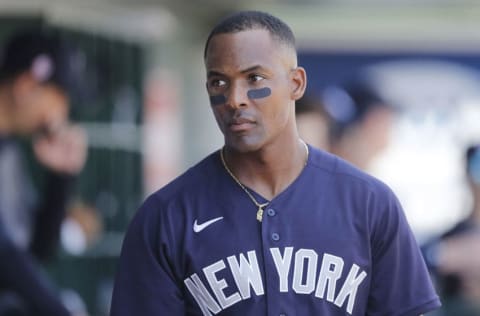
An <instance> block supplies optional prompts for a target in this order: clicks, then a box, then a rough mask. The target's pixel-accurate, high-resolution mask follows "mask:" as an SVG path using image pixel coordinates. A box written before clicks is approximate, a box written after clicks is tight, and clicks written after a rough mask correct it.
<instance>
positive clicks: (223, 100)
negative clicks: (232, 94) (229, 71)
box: [210, 94, 227, 105]
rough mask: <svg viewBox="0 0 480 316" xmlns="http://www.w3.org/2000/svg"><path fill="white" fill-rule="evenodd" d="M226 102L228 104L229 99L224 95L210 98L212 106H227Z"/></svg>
mask: <svg viewBox="0 0 480 316" xmlns="http://www.w3.org/2000/svg"><path fill="white" fill-rule="evenodd" d="M226 102H227V98H226V97H225V96H224V95H223V94H219V95H211V96H210V104H211V105H220V104H225V103H226Z"/></svg>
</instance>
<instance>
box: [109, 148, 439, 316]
mask: <svg viewBox="0 0 480 316" xmlns="http://www.w3.org/2000/svg"><path fill="white" fill-rule="evenodd" d="M252 194H254V195H255V198H256V199H257V201H259V202H260V201H265V200H264V199H262V197H261V196H259V195H258V194H256V193H255V192H253V191H252ZM256 212H257V207H256V206H255V205H254V204H253V202H252V201H251V200H250V199H249V197H248V196H247V194H246V193H245V192H244V191H243V190H242V189H241V188H240V186H239V185H238V184H237V183H235V181H234V180H233V179H232V178H231V177H230V175H229V174H228V173H227V172H226V170H225V169H224V168H223V166H222V163H221V160H220V154H219V152H215V153H213V154H212V155H210V156H209V157H207V158H206V159H204V160H203V161H202V162H200V163H199V164H197V165H196V166H195V167H193V168H191V169H189V170H188V171H187V172H186V173H185V174H183V175H182V176H180V177H179V178H177V179H176V180H174V181H173V182H171V183H170V184H169V185H167V186H166V187H164V188H163V189H161V190H160V191H158V192H156V193H154V194H153V195H152V196H150V197H149V198H148V199H147V200H146V201H145V203H144V204H143V206H142V207H141V208H140V210H139V211H138V213H137V214H136V216H135V218H134V219H133V221H132V223H131V224H130V227H129V230H128V232H127V235H126V237H125V241H124V244H123V248H122V255H121V259H120V263H119V267H118V274H117V279H116V282H115V288H114V294H113V301H112V312H111V315H112V316H124V315H144V316H149V315H152V316H153V315H239V316H245V315H276V316H278V315H288V316H292V315H301V316H304V315H322V316H330V315H388V316H396V315H415V316H416V315H419V314H422V313H425V312H427V311H429V310H432V309H435V308H436V307H438V306H439V305H440V302H439V300H438V297H437V295H436V294H435V292H434V290H433V289H432V285H431V282H430V278H429V275H428V273H427V270H426V268H425V264H424V262H423V259H422V256H421V254H420V251H419V249H418V247H417V244H416V242H415V239H414V237H413V235H412V233H411V231H410V228H409V226H408V224H407V221H406V219H405V216H404V214H403V211H402V209H401V206H400V204H399V202H398V200H397V199H396V197H395V196H394V194H393V193H392V192H391V190H390V189H389V188H388V187H387V186H386V185H384V184H383V183H381V182H380V181H378V180H376V179H375V178H373V177H371V176H368V175H366V174H364V173H363V172H361V171H359V170H357V169H355V168H354V167H352V166H350V165H349V164H347V163H346V162H344V161H343V160H341V159H339V158H337V157H335V156H332V155H330V154H328V153H325V152H321V151H318V150H316V149H314V148H312V147H310V155H309V158H308V162H307V165H306V166H305V168H304V170H303V171H302V172H301V174H300V175H299V176H298V178H297V179H296V180H295V181H294V182H293V183H292V184H291V185H290V186H289V187H287V189H285V190H284V191H283V192H282V193H280V194H279V195H278V196H276V197H275V198H274V199H273V200H271V201H270V203H269V204H268V206H267V207H266V209H265V212H264V217H263V221H262V222H261V223H260V222H258V221H257V220H256Z"/></svg>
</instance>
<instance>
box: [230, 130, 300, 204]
mask: <svg viewBox="0 0 480 316" xmlns="http://www.w3.org/2000/svg"><path fill="white" fill-rule="evenodd" d="M295 136H296V137H295V138H293V139H291V140H290V141H288V142H285V143H283V144H273V145H267V146H264V147H263V148H262V149H260V150H258V151H254V152H248V153H239V152H237V151H235V150H234V149H232V148H230V147H228V146H226V147H225V149H224V155H225V162H226V164H227V166H228V168H229V169H230V170H231V172H232V173H233V175H234V176H235V177H236V178H237V179H238V180H239V181H240V182H241V183H242V184H243V185H245V186H247V187H249V188H251V189H252V190H254V191H255V192H257V193H259V194H260V195H262V196H263V197H264V198H266V199H268V200H271V199H273V198H274V197H275V196H277V195H278V194H279V193H281V192H282V191H283V190H285V189H286V188H287V187H288V186H289V185H290V184H291V183H292V182H293V181H294V180H295V179H296V178H297V177H298V176H299V174H300V173H301V171H302V170H303V168H304V166H305V163H306V160H307V158H308V157H307V149H306V146H305V144H304V142H303V141H302V140H300V139H299V138H298V136H297V135H295Z"/></svg>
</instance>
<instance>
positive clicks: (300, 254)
mask: <svg viewBox="0 0 480 316" xmlns="http://www.w3.org/2000/svg"><path fill="white" fill-rule="evenodd" d="M317 260H318V255H317V253H316V252H315V251H313V250H312V249H300V250H298V251H297V253H296V254H295V269H294V271H293V284H292V288H293V290H294V291H295V292H296V293H298V294H310V293H312V292H313V290H314V289H315V278H316V276H317ZM305 261H307V277H306V280H305V284H303V282H302V281H303V270H304V264H305Z"/></svg>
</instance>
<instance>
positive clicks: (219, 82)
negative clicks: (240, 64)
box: [210, 79, 227, 88]
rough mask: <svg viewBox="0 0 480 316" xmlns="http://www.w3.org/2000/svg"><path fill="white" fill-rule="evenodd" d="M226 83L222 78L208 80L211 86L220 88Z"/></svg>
mask: <svg viewBox="0 0 480 316" xmlns="http://www.w3.org/2000/svg"><path fill="white" fill-rule="evenodd" d="M226 85H227V82H226V81H225V80H222V79H214V80H212V81H210V86H211V87H213V88H221V87H224V86H226Z"/></svg>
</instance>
